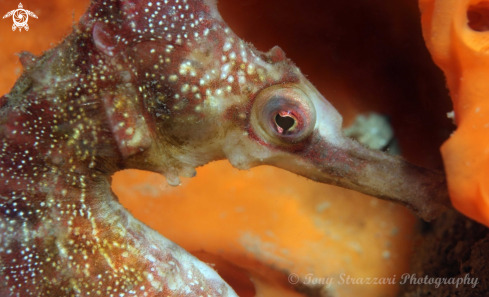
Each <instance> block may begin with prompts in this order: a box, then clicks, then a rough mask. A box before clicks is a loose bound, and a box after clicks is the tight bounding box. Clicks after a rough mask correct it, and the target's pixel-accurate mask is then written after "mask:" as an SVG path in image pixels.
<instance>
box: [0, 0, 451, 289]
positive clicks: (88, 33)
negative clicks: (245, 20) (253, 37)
mask: <svg viewBox="0 0 489 297" xmlns="http://www.w3.org/2000/svg"><path fill="white" fill-rule="evenodd" d="M20 61H21V63H22V65H23V66H24V71H23V74H22V75H21V77H20V78H19V80H18V81H17V82H16V84H15V85H14V87H13V89H12V90H11V92H10V93H9V94H7V95H5V96H3V97H1V98H0V135H1V138H2V142H1V144H0V146H1V150H0V232H1V233H0V234H1V237H0V238H1V241H0V295H1V296H22V297H24V296H237V295H236V293H235V292H234V291H233V289H232V288H231V287H229V286H228V285H227V284H226V283H225V282H224V281H223V280H222V279H221V278H220V277H219V275H218V274H217V273H216V272H215V271H214V270H212V269H211V268H209V267H208V266H207V265H205V264H204V263H202V262H200V261H199V260H197V259H196V258H194V257H193V256H192V255H190V254H189V253H187V252H186V251H185V250H183V249H182V248H181V247H179V246H177V245H176V244H174V243H172V242H171V241H169V240H167V239H166V238H164V237H163V236H162V235H160V234H158V233H157V232H156V231H154V230H151V229H150V228H149V227H147V226H145V225H144V224H142V223H141V222H139V221H138V220H137V219H135V218H134V217H133V216H132V215H131V214H130V213H129V212H128V211H127V210H126V209H124V207H123V206H122V205H121V204H120V203H119V202H118V201H117V197H116V196H115V195H114V194H113V193H112V192H111V190H110V183H111V176H112V175H113V174H114V173H115V172H117V171H119V170H122V169H126V168H135V169H141V170H149V171H154V172H158V173H161V174H163V175H165V176H166V178H167V181H168V183H169V184H171V185H178V184H179V183H180V180H179V177H180V176H184V177H192V176H194V175H195V174H196V171H195V168H196V167H199V166H203V165H205V164H207V163H209V162H211V161H214V160H220V159H228V160H229V162H231V163H232V165H233V166H235V167H237V168H239V169H248V168H251V167H254V166H259V165H272V166H277V167H281V168H284V169H286V170H289V171H292V172H295V173H297V174H299V175H302V176H305V177H307V178H310V179H312V180H316V181H318V182H322V183H330V184H334V185H338V186H342V187H347V188H350V189H353V190H357V191H361V192H363V193H366V194H369V195H372V196H375V197H378V198H381V199H387V200H391V201H394V202H397V203H400V204H403V205H405V206H407V207H409V208H410V209H412V210H413V211H414V212H416V213H417V214H418V215H419V216H420V217H422V218H425V219H428V220H429V219H432V218H434V217H436V216H437V215H438V214H439V213H441V212H442V211H443V210H444V209H446V208H447V207H449V206H450V204H449V200H448V195H447V190H446V182H445V178H444V176H443V174H442V173H440V172H436V171H433V170H429V169H423V168H419V167H416V166H415V165H412V164H409V163H408V162H406V161H404V160H402V159H400V158H396V157H392V156H389V155H387V154H384V153H382V152H378V151H374V150H369V149H367V148H365V147H363V146H362V145H360V144H358V143H356V142H355V141H353V140H351V139H349V138H347V137H345V136H344V135H343V133H342V131H341V125H342V118H341V115H340V114H339V113H338V112H337V111H336V110H335V109H334V107H333V106H332V105H331V104H330V103H329V102H328V101H327V100H326V99H325V98H324V97H323V96H322V95H321V94H320V93H319V92H318V91H317V90H316V88H315V87H314V86H313V85H312V84H311V83H310V82H309V81H308V80H307V79H306V78H305V76H304V75H303V74H302V73H301V72H300V70H299V68H298V67H297V66H296V65H295V64H294V63H293V62H292V61H290V60H289V59H288V58H286V56H285V53H284V52H283V51H282V50H281V49H280V48H279V47H274V48H272V49H271V50H270V51H269V52H267V53H263V52H260V51H258V50H257V49H255V48H254V47H253V46H252V45H251V44H248V43H246V42H244V41H243V40H241V39H240V38H239V37H238V36H237V35H236V34H235V33H234V32H233V31H232V30H231V29H230V28H229V27H228V25H227V24H226V23H225V22H224V20H223V19H222V18H221V16H220V14H219V12H218V10H217V4H216V1H215V0H159V1H155V0H93V1H92V3H91V5H90V7H89V8H88V10H87V12H86V13H85V14H84V15H83V16H82V18H81V20H80V22H79V23H78V25H77V26H76V27H75V28H74V30H73V32H72V33H71V34H70V35H69V36H67V37H66V39H64V40H63V41H62V42H61V43H60V44H59V45H58V46H56V47H55V48H53V49H51V50H49V51H47V52H45V53H44V54H42V55H41V56H39V57H36V56H34V55H32V54H29V53H22V54H21V55H20ZM196 203H199V202H198V201H196Z"/></svg>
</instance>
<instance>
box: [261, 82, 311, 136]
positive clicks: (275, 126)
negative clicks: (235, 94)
mask: <svg viewBox="0 0 489 297" xmlns="http://www.w3.org/2000/svg"><path fill="white" fill-rule="evenodd" d="M315 123H316V111H315V109H314V105H313V104H312V102H311V101H310V100H309V97H308V96H307V95H306V94H305V93H304V92H303V91H301V90H300V89H298V88H296V87H293V86H283V85H280V86H273V87H270V88H267V89H265V90H263V91H261V92H260V93H259V94H258V96H257V98H256V100H255V102H254V104H253V109H252V115H251V124H252V127H253V129H254V131H255V133H256V134H257V135H258V136H259V137H260V138H262V139H264V140H266V141H267V142H270V143H272V144H275V145H287V144H291V143H298V142H300V141H302V140H304V139H305V138H307V137H308V136H309V135H310V134H311V133H312V131H313V130H314V125H315Z"/></svg>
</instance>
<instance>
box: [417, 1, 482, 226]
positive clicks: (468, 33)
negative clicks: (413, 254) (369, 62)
mask: <svg viewBox="0 0 489 297" xmlns="http://www.w3.org/2000/svg"><path fill="white" fill-rule="evenodd" d="M420 8H421V10H422V14H423V16H422V24H423V33H424V37H425V40H426V43H427V46H428V48H429V50H430V52H431V54H432V55H433V59H434V60H435V62H436V64H437V65H438V66H439V67H440V68H441V69H442V70H443V71H444V73H445V75H446V77H447V83H448V87H449V89H450V94H451V97H452V101H453V109H454V116H455V122H456V124H457V126H458V128H457V130H456V131H455V132H454V133H453V134H452V136H451V137H450V139H448V140H447V141H446V142H445V143H444V144H443V146H442V148H441V151H442V154H443V159H444V163H445V168H446V172H447V178H448V185H449V191H450V197H451V199H452V202H453V205H454V206H455V207H456V208H457V209H458V210H459V211H461V212H462V213H464V214H465V215H467V216H469V217H471V218H473V219H475V220H477V221H479V222H480V223H483V224H485V225H487V226H489V187H488V185H487V183H488V180H489V120H488V118H489V101H488V100H487V96H488V94H489V84H488V83H487V77H488V76H489V56H488V53H489V51H488V50H489V32H487V31H488V29H489V27H488V25H489V2H488V1H480V0H477V1H471V0H435V1H434V0H421V1H420Z"/></svg>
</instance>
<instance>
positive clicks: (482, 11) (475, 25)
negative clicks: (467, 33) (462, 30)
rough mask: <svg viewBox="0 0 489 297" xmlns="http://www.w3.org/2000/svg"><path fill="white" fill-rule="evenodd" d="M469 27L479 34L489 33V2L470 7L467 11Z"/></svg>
mask: <svg viewBox="0 0 489 297" xmlns="http://www.w3.org/2000/svg"><path fill="white" fill-rule="evenodd" d="M467 20H468V23H467V24H468V25H469V27H470V28H471V29H472V30H474V31H477V32H485V31H489V1H482V2H479V3H477V4H476V5H471V6H469V9H468V10H467Z"/></svg>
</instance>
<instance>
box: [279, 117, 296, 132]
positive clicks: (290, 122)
mask: <svg viewBox="0 0 489 297" xmlns="http://www.w3.org/2000/svg"><path fill="white" fill-rule="evenodd" d="M275 123H277V125H278V126H279V127H280V128H282V130H283V133H285V132H287V131H288V130H289V129H290V128H292V126H294V124H295V120H294V119H293V118H291V117H288V116H285V117H282V116H280V115H279V114H277V116H276V117H275Z"/></svg>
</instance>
